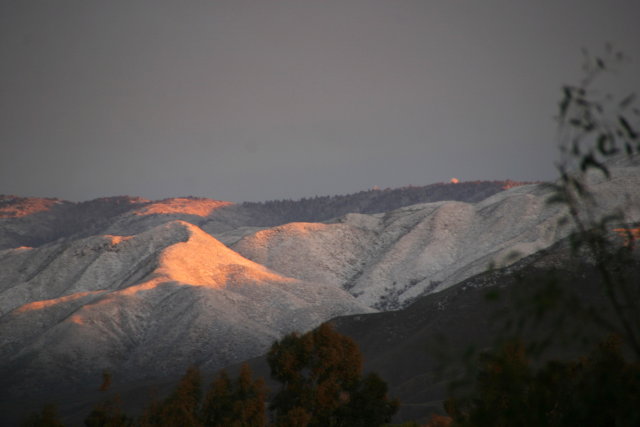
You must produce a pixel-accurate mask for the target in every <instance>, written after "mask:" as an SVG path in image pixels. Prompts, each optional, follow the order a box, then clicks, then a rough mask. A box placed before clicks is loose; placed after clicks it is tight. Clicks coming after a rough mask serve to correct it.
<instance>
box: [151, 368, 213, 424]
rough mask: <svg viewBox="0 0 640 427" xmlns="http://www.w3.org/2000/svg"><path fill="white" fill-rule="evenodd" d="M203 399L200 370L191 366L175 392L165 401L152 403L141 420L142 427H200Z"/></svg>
mask: <svg viewBox="0 0 640 427" xmlns="http://www.w3.org/2000/svg"><path fill="white" fill-rule="evenodd" d="M201 398H202V376H201V375H200V370H199V369H198V368H197V367H195V366H190V367H189V368H188V369H187V372H186V373H185V375H184V376H183V377H182V379H181V380H180V382H179V383H178V385H177V386H176V388H175V390H174V391H173V392H172V393H171V395H169V397H168V398H166V399H165V400H164V401H162V402H160V403H158V402H152V403H151V405H150V406H149V407H148V408H147V410H146V411H145V413H144V414H143V416H142V417H141V419H140V425H142V426H184V427H200V426H201V423H200V420H199V409H200V400H201Z"/></svg>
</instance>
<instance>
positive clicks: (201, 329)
mask: <svg viewBox="0 0 640 427" xmlns="http://www.w3.org/2000/svg"><path fill="white" fill-rule="evenodd" d="M0 272H1V273H2V276H1V279H0V283H2V287H1V288H0V316H1V317H0V360H2V367H0V372H1V374H0V375H1V376H2V377H3V379H4V380H3V383H4V384H3V385H4V386H7V385H9V384H12V383H15V386H21V387H28V388H30V389H32V388H37V387H35V386H36V385H42V384H47V383H53V382H55V381H56V379H57V378H60V377H61V376H62V377H64V378H68V379H70V380H71V382H73V380H76V381H77V382H81V381H82V380H85V379H86V378H87V377H88V376H90V375H95V372H100V371H101V370H103V369H108V370H110V371H112V372H114V373H117V374H118V375H126V376H127V378H131V379H136V378H140V377H142V378H144V377H154V376H155V377H162V376H163V375H170V376H171V375H177V374H179V373H181V372H182V371H183V370H184V368H185V366H188V365H189V364H190V363H198V364H201V365H202V366H204V367H206V368H210V369H217V368H220V367H223V366H226V365H228V364H230V363H233V362H237V361H240V360H243V359H246V358H249V357H253V356H257V355H259V354H261V353H262V352H264V351H265V349H266V348H268V346H269V345H270V344H271V343H272V342H273V340H275V339H277V338H279V337H280V336H282V335H283V334H285V333H288V332H291V331H294V330H308V329H310V328H313V327H315V326H317V325H318V324H319V323H321V322H322V321H324V320H327V319H329V318H332V317H334V316H336V315H341V314H346V313H362V312H368V311H371V310H370V309H368V308H367V307H365V306H363V305H361V304H359V303H358V302H356V301H355V299H354V298H353V297H351V296H350V295H349V294H348V293H347V292H345V291H343V290H341V289H340V288H338V287H336V286H333V285H331V284H325V283H311V282H305V281H301V280H298V279H293V278H290V277H286V276H283V275H281V274H279V273H276V272H274V271H272V270H269V269H268V268H265V267H263V266H261V265H259V264H256V263H254V262H252V261H250V260H248V259H246V258H243V257H242V256H240V255H238V254H237V253H235V252H234V251H232V250H230V249H228V248H227V247H226V246H224V245H223V244H222V243H220V242H219V241H217V240H216V239H215V238H214V237H212V236H210V235H209V234H207V233H205V232H204V231H202V230H201V229H199V228H198V227H197V226H195V225H193V224H190V223H187V222H184V221H179V220H174V221H171V222H168V223H166V224H163V225H159V226H156V227H154V228H152V229H150V230H148V231H145V232H143V233H140V234H138V235H134V236H126V237H123V236H114V235H103V236H92V237H88V238H82V239H78V240H73V241H70V242H67V241H64V242H59V243H52V244H48V245H45V246H43V247H40V248H34V249H29V248H18V249H10V250H5V251H3V252H1V253H0ZM16 367H25V368H26V369H27V370H28V372H29V375H28V378H30V379H32V380H33V381H35V383H32V382H31V381H27V382H24V381H23V380H24V371H22V370H21V369H16ZM12 380H13V381H12ZM14 391H15V390H14Z"/></svg>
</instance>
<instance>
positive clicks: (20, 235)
mask: <svg viewBox="0 0 640 427" xmlns="http://www.w3.org/2000/svg"><path fill="white" fill-rule="evenodd" d="M525 184H528V183H526V182H516V181H510V180H507V181H471V182H461V183H457V184H453V183H437V184H431V185H425V186H408V187H402V188H395V189H391V188H386V189H384V190H373V189H372V190H367V191H360V192H357V193H353V194H347V195H338V196H321V197H317V196H316V197H313V198H302V199H299V200H271V201H266V202H244V203H241V204H235V203H231V202H224V201H219V200H215V199H210V198H203V197H193V196H188V197H174V198H167V199H162V200H155V201H153V200H148V199H144V198H141V197H131V196H114V197H101V198H97V199H94V200H88V201H84V202H70V201H66V200H62V199H57V198H40V197H20V196H16V195H2V194H0V250H1V249H7V248H16V247H20V246H29V247H38V246H41V245H43V244H45V243H49V242H53V241H56V240H58V239H60V238H69V237H72V236H73V237H74V238H79V237H86V236H91V235H94V234H100V233H103V234H122V235H126V234H135V233H139V232H141V231H143V230H145V229H146V228H147V227H148V226H149V222H148V221H149V220H148V219H145V217H154V218H156V221H155V225H158V224H161V223H163V222H165V221H166V220H170V219H179V220H186V221H188V222H191V223H193V224H195V225H198V226H202V227H204V228H205V229H206V231H207V232H210V233H213V234H215V233H221V232H222V233H223V232H226V231H228V230H232V229H236V228H239V227H273V226H278V225H282V224H286V223H289V222H319V221H326V220H329V219H332V218H336V217H340V216H343V215H345V214H347V213H379V212H386V211H389V210H394V209H398V208H401V207H404V206H408V205H412V204H417V203H425V202H437V201H443V200H452V201H462V202H476V201H479V200H483V199H485V198H487V197H489V196H492V195H494V194H496V193H498V192H500V191H503V190H505V189H508V188H512V187H515V186H519V185H525Z"/></svg>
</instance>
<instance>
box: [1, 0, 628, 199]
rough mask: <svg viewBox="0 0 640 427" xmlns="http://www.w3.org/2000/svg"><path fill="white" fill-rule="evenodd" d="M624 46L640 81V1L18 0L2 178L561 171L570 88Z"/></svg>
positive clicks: (349, 179) (97, 181) (152, 179)
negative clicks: (588, 66) (610, 46)
mask: <svg viewBox="0 0 640 427" xmlns="http://www.w3.org/2000/svg"><path fill="white" fill-rule="evenodd" d="M606 41H610V42H613V43H614V45H615V46H617V47H619V48H621V49H622V50H624V51H625V52H626V53H627V54H628V55H629V56H630V57H632V58H633V62H632V63H631V64H630V65H629V66H628V67H627V68H626V70H625V73H623V74H622V75H621V76H620V79H621V80H622V81H626V82H627V83H629V84H630V86H634V85H635V86H636V88H640V77H639V76H640V1H638V0H629V1H622V0H619V1H611V0H606V1H605V0H603V1H589V0H571V1H568V0H553V1H546V0H543V1H541V0H537V1H516V0H504V1H497V0H483V1H479V0H478V1H475V0H473V1H472V0H468V1H455V0H442V1H431V0H367V1H365V0H314V1H310V0H287V1H280V0H252V1H243V0H228V1H216V0H209V1H205V0H200V1H185V0H180V1H178V0H175V1H165V0H149V1H136V0H122V1H115V0H113V1H111V0H110V1H104V0H93V1H92V0H78V1H66V0H56V1H48V0H40V1H28V0H0V144H1V145H0V147H1V155H0V193H5V194H18V195H23V196H48V197H61V198H65V199H70V200H86V199H91V198H96V197H102V196H111V195H122V194H129V195H137V196H142V197H147V198H153V199H157V198H164V197H170V196H180V195H195V196H206V197H213V198H217V199H222V200H231V201H242V200H265V199H275V198H299V197H309V196H314V195H324V194H337V193H341V194H343V193H348V192H353V191H359V190H364V189H368V188H371V187H372V186H380V187H396V186H403V185H409V184H413V185H424V184H430V183H433V182H438V181H448V180H449V179H450V178H452V177H458V178H460V179H461V180H476V179H506V178H511V179H517V180H538V179H551V178H553V177H554V176H555V174H554V167H553V162H554V159H555V158H556V146H555V142H554V134H555V132H554V131H555V125H554V122H553V119H552V117H553V115H554V114H555V108H556V104H557V101H558V98H559V94H560V91H559V89H560V87H561V85H562V84H564V83H570V82H574V81H576V80H577V79H579V77H580V64H581V53H580V49H581V48H582V47H587V48H590V49H592V50H594V51H598V50H601V48H602V46H603V45H604V43H605V42H606ZM625 79H626V80H625Z"/></svg>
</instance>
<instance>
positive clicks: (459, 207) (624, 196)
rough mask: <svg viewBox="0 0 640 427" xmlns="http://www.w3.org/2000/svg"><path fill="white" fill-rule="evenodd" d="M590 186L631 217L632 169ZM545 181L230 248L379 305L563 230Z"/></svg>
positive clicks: (526, 249)
mask: <svg viewBox="0 0 640 427" xmlns="http://www.w3.org/2000/svg"><path fill="white" fill-rule="evenodd" d="M612 172H613V176H614V178H613V179H611V180H600V179H595V180H594V181H593V182H592V190H593V191H594V193H595V195H596V199H597V200H599V202H600V205H599V206H597V207H595V210H594V214H596V215H598V213H599V214H602V215H606V214H609V213H611V212H613V211H614V210H615V208H616V207H620V206H624V207H625V209H626V212H625V214H626V218H627V220H630V221H638V220H640V211H639V210H638V206H640V168H639V167H638V165H637V164H624V163H623V164H621V165H618V166H616V167H614V168H613V169H612ZM550 195H551V190H550V189H549V188H548V187H546V186H544V185H529V186H520V187H516V188H512V189H510V190H508V191H504V192H500V193H498V194H495V195H493V196H491V197H489V198H487V199H485V200H483V201H481V202H478V203H463V202H438V203H426V204H419V205H413V206H408V207H404V208H401V209H398V210H395V211H392V212H388V213H384V214H374V215H360V214H357V215H356V214H352V215H346V216H345V217H343V218H340V219H337V220H335V221H333V222H331V223H327V224H311V223H293V224H286V225H283V226H279V227H275V228H271V229H266V230H261V231H257V232H255V233H253V234H251V235H248V236H246V237H244V238H243V239H241V240H240V241H238V242H237V243H235V244H233V245H232V248H233V249H234V250H236V251H237V252H239V253H241V254H242V255H244V256H246V257H247V258H249V259H252V260H254V261H256V262H258V263H260V264H263V265H266V266H268V267H269V268H272V269H274V270H276V271H279V272H281V273H283V274H285V275H288V276H292V277H297V278H299V279H304V280H320V281H324V282H328V283H333V284H335V285H338V286H340V287H342V288H344V289H346V290H348V291H349V292H350V293H351V294H353V295H354V296H355V297H357V298H358V300H359V301H361V302H362V303H363V304H366V305H368V306H370V307H374V308H377V309H382V310H388V309H397V308H401V307H404V306H406V305H407V304H408V303H410V302H411V301H413V300H414V299H415V298H416V297H418V296H421V295H424V294H427V293H430V292H435V291H439V290H442V289H445V288H447V287H449V286H451V285H453V284H455V283H458V282H460V281H462V280H464V279H466V278H468V277H471V276H473V275H475V274H478V273H480V272H483V271H484V270H486V269H487V268H488V267H489V266H490V264H492V263H493V264H496V265H498V266H506V265H509V264H511V263H513V262H515V261H517V260H519V259H521V258H523V257H525V256H527V255H530V254H532V253H534V252H537V251H539V250H541V249H543V248H546V247H549V246H550V245H552V244H553V243H555V242H557V241H558V240H559V239H561V238H563V237H565V236H566V235H567V234H568V233H569V231H570V228H569V226H568V225H565V226H560V225H559V222H560V219H561V218H562V217H564V216H565V215H566V210H565V209H564V208H563V207H562V206H561V205H549V204H548V203H547V201H548V199H549V197H550Z"/></svg>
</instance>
